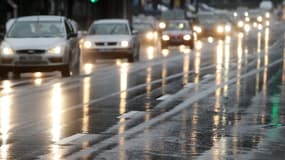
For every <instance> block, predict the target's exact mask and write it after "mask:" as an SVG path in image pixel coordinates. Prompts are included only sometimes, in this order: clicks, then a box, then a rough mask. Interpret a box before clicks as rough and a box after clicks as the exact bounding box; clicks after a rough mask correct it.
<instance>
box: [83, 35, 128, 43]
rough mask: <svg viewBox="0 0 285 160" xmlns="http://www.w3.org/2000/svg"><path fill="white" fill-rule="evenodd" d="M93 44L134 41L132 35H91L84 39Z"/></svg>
mask: <svg viewBox="0 0 285 160" xmlns="http://www.w3.org/2000/svg"><path fill="white" fill-rule="evenodd" d="M84 39H85V40H88V41H92V42H120V41H129V40H131V39H132V36H130V35H90V36H86V37H85V38H84Z"/></svg>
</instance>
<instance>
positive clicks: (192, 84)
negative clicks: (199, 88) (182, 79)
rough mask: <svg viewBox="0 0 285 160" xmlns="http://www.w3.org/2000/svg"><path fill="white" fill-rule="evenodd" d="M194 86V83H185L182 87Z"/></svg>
mask: <svg viewBox="0 0 285 160" xmlns="http://www.w3.org/2000/svg"><path fill="white" fill-rule="evenodd" d="M194 86H195V84H194V83H188V84H186V85H185V86H184V88H192V87H194Z"/></svg>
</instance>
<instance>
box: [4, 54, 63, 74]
mask: <svg viewBox="0 0 285 160" xmlns="http://www.w3.org/2000/svg"><path fill="white" fill-rule="evenodd" d="M66 64H67V62H65V59H64V56H63V55H60V56H53V55H47V54H40V55H28V54H21V55H18V54H15V55H13V56H9V57H6V56H2V57H0V70H1V71H2V72H9V71H13V72H14V71H15V72H16V71H21V72H37V71H38V72H41V71H42V72H44V71H55V70H60V67H62V66H64V65H66Z"/></svg>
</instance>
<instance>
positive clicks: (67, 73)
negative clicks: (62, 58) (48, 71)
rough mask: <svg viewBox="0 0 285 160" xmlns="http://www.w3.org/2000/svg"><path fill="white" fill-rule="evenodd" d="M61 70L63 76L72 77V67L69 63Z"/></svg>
mask: <svg viewBox="0 0 285 160" xmlns="http://www.w3.org/2000/svg"><path fill="white" fill-rule="evenodd" d="M60 72H61V76H62V77H70V67H69V64H67V65H64V66H63V67H62V69H61V71H60Z"/></svg>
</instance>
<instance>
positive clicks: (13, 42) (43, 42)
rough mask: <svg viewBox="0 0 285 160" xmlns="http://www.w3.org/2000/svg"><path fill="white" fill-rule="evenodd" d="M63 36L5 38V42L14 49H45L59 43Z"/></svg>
mask: <svg viewBox="0 0 285 160" xmlns="http://www.w3.org/2000/svg"><path fill="white" fill-rule="evenodd" d="M65 41H66V40H65V39H64V38H6V39H5V42H6V43H8V44H9V46H10V47H11V48H13V49H14V50H26V49H42V50H47V49H50V48H52V47H55V46H56V45H61V44H63V43H64V42H65Z"/></svg>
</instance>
